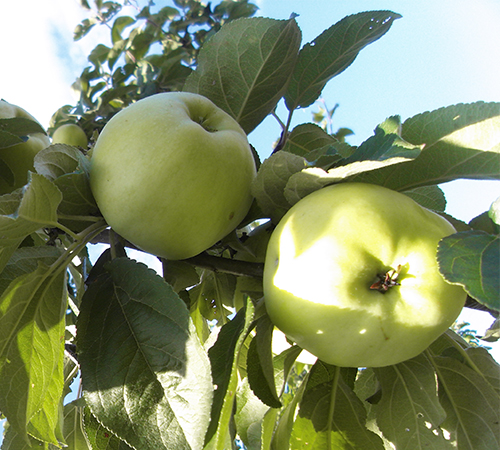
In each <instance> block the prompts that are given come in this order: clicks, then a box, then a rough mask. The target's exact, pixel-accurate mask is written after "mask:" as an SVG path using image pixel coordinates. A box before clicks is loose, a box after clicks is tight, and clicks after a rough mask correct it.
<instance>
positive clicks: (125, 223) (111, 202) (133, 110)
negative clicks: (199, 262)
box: [90, 92, 256, 259]
mask: <svg viewBox="0 0 500 450" xmlns="http://www.w3.org/2000/svg"><path fill="white" fill-rule="evenodd" d="M255 173H256V169H255V162H254V158H253V154H252V152H251V149H250V146H249V144H248V140H247V137H246V134H245V132H244V131H243V130H242V128H241V127H240V126H239V125H238V123H237V122H236V121H235V120H234V119H233V118H232V117H231V116H230V115H229V114H227V113H225V112H224V111H222V110H221V109H220V108H218V107H217V106H216V105H215V104H214V103H212V102H211V101H210V100H209V99H207V98H205V97H203V96H201V95H198V94H192V93H187V92H168V93H162V94H156V95H153V96H151V97H147V98H145V99H143V100H140V101H138V102H137V103H134V104H132V105H131V106H129V107H127V108H125V109H124V110H122V111H120V112H119V113H118V114H116V115H115V116H114V117H113V118H112V119H111V120H110V121H109V122H108V123H107V124H106V126H105V127H104V128H103V130H102V132H101V134H100V135H99V137H98V139H97V141H96V144H95V146H94V149H93V154H92V158H91V168H90V184H91V188H92V192H93V194H94V196H95V199H96V201H97V204H98V206H99V209H100V210H101V213H102V215H103V216H104V218H105V219H106V221H107V222H108V224H109V225H110V226H111V227H112V228H113V229H114V230H115V231H116V232H117V233H118V234H120V235H121V236H123V237H124V238H125V239H127V240H129V241H130V242H132V243H133V244H134V245H136V246H137V247H139V248H140V249H142V250H144V251H147V252H149V253H153V254H155V255H159V256H163V257H166V258H168V259H185V258H189V257H191V256H194V255H196V254H198V253H201V252H202V251H204V250H206V249H208V248H209V247H211V246H212V245H213V244H215V243H216V242H217V241H219V240H220V239H222V238H223V237H225V236H226V235H227V234H228V233H229V232H230V231H232V230H233V229H234V228H235V227H236V226H237V225H238V224H239V223H240V222H241V220H242V219H243V218H244V217H245V215H246V213H247V212H248V210H249V208H250V205H251V203H252V200H253V198H252V195H251V193H250V185H251V183H252V180H253V179H254V177H255Z"/></svg>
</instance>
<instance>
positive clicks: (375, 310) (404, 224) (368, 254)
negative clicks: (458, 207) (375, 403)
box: [263, 182, 466, 367]
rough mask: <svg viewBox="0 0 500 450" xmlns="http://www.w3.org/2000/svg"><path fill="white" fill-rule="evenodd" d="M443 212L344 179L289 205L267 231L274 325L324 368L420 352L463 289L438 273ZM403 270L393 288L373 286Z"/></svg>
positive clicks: (378, 362) (454, 311) (460, 302)
mask: <svg viewBox="0 0 500 450" xmlns="http://www.w3.org/2000/svg"><path fill="white" fill-rule="evenodd" d="M453 233H455V229H454V228H453V226H452V225H451V224H450V223H449V222H448V221H447V220H445V219H444V218H442V217H441V216H439V215H437V214H435V213H433V212H432V211H430V210H427V209H425V208H423V207H421V206H420V205H418V204H417V203H416V202H414V201H413V200H412V199H410V198H409V197H407V196H406V195H404V194H401V193H398V192H395V191H392V190H389V189H387V188H384V187H381V186H376V185H372V184H365V183H349V182H348V183H341V184H336V185H333V186H328V187H325V188H323V189H320V190H318V191H315V192H313V193H312V194H310V195H308V196H307V197H305V198H303V199H302V200H300V201H299V202H298V203H296V204H295V205H294V206H293V207H292V208H291V209H290V210H289V211H288V212H287V214H286V215H285V216H284V217H283V218H282V219H281V221H280V222H279V224H278V226H277V227H276V229H275V230H274V232H273V234H272V236H271V239H270V241H269V246H268V250H267V255H266V261H265V266H264V280H263V283H264V286H263V287H264V298H265V304H266V309H267V312H268V314H269V316H270V318H271V320H272V321H273V323H274V324H275V325H276V327H278V328H279V329H280V330H281V331H283V332H284V333H285V334H286V335H287V336H288V337H289V338H291V339H292V340H294V341H295V342H296V343H297V344H298V345H299V346H301V347H303V348H304V349H306V350H308V351H309V352H311V353H312V354H314V355H315V356H317V357H318V358H319V359H321V360H323V361H324V362H326V363H329V364H333V365H337V366H342V367H381V366H387V365H392V364H397V363H399V362H401V361H405V360H407V359H410V358H412V357H414V356H416V355H418V354H419V353H421V352H422V351H423V350H425V349H426V348H427V347H428V346H429V345H430V344H431V343H432V342H433V341H434V340H435V339H436V338H437V337H438V336H440V335H441V334H442V333H443V332H444V331H446V329H447V328H448V327H449V326H450V325H451V324H452V323H453V321H454V320H455V319H456V318H457V316H458V315H459V314H460V311H461V310H462V307H463V306H464V303H465V299H466V293H465V291H464V290H463V289H462V287H461V286H458V285H452V284H449V283H448V282H446V281H445V280H444V278H443V277H442V276H441V274H440V273H439V271H438V266H437V262H436V250H437V245H438V242H439V240H440V239H441V238H443V237H445V236H448V235H450V234H453ZM398 265H401V272H400V274H399V277H398V278H397V280H395V281H397V282H399V283H400V285H395V286H391V287H389V288H388V289H387V291H386V292H384V293H382V292H380V291H379V290H376V289H371V288H370V287H371V286H372V285H373V284H375V283H376V282H377V281H379V277H378V276H379V275H384V274H385V273H387V272H388V271H390V269H396V268H397V267H398Z"/></svg>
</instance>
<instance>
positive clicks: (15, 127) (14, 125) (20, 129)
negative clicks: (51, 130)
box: [0, 117, 46, 148]
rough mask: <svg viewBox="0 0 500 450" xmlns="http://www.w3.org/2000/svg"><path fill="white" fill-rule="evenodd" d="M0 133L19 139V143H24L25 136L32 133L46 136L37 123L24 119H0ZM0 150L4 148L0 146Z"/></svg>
mask: <svg viewBox="0 0 500 450" xmlns="http://www.w3.org/2000/svg"><path fill="white" fill-rule="evenodd" d="M0 132H3V133H8V134H11V135H13V136H18V137H19V138H21V142H24V141H26V140H27V136H29V135H30V134H33V133H42V134H46V133H45V130H44V129H43V127H42V126H41V125H40V124H39V123H38V122H36V121H34V120H31V119H27V118H25V117H11V118H8V119H0ZM0 142H1V141H0ZM0 148H4V146H1V147H0Z"/></svg>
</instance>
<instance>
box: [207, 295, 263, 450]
mask: <svg viewBox="0 0 500 450" xmlns="http://www.w3.org/2000/svg"><path fill="white" fill-rule="evenodd" d="M253 317H254V307H253V304H252V302H251V301H250V300H248V301H247V305H246V307H245V308H242V309H240V310H239V311H238V313H237V314H236V316H235V317H234V318H233V319H232V320H231V321H230V322H228V323H226V324H225V325H224V326H223V327H222V328H221V329H220V332H219V335H218V337H217V342H216V343H215V344H214V345H213V346H212V347H211V348H210V350H209V351H208V355H209V357H210V362H211V364H212V378H213V382H214V385H215V386H216V389H215V393H214V401H213V405H212V414H211V420H210V426H209V428H208V431H207V435H206V440H205V443H206V444H207V445H209V446H210V447H209V448H215V449H217V450H224V449H225V448H226V447H225V446H226V444H227V440H228V438H229V436H228V433H229V430H230V424H231V421H232V415H233V405H234V399H235V395H236V389H237V386H238V369H237V367H238V355H239V352H240V350H241V348H242V347H243V343H244V342H245V339H246V338H247V336H248V333H249V331H250V327H251V324H252V321H253Z"/></svg>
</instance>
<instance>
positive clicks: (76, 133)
mask: <svg viewBox="0 0 500 450" xmlns="http://www.w3.org/2000/svg"><path fill="white" fill-rule="evenodd" d="M52 143H53V144H67V145H73V146H75V147H82V148H87V145H88V143H89V141H88V139H87V135H86V134H85V131H83V130H82V128H81V127H79V126H78V125H77V124H75V123H67V124H64V125H61V126H60V127H58V128H56V130H55V131H54V134H53V135H52Z"/></svg>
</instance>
